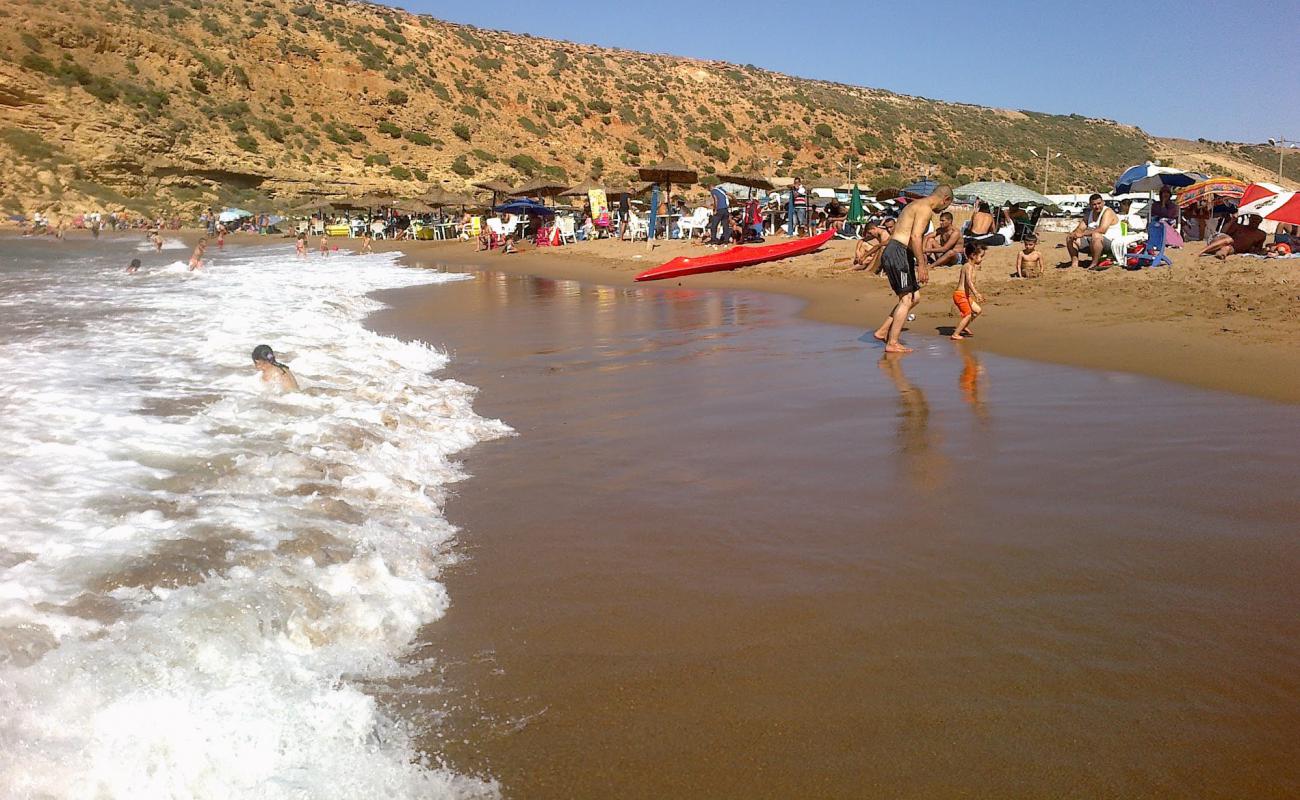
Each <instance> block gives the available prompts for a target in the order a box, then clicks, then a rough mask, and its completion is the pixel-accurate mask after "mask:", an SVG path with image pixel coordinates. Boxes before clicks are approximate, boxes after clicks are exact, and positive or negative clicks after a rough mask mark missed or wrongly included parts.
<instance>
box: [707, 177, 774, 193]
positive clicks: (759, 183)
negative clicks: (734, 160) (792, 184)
mask: <svg viewBox="0 0 1300 800" xmlns="http://www.w3.org/2000/svg"><path fill="white" fill-rule="evenodd" d="M718 180H720V181H722V182H723V183H734V184H736V185H737V186H748V187H749V188H751V189H762V190H764V191H767V192H770V191H773V190H774V189H776V184H775V183H773V182H772V179H771V178H765V177H763V176H762V175H745V174H739V175H724V174H722V173H719V174H718Z"/></svg>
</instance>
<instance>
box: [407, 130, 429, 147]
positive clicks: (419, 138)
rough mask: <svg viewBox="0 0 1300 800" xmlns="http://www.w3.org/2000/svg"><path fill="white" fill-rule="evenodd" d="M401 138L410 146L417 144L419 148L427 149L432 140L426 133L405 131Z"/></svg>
mask: <svg viewBox="0 0 1300 800" xmlns="http://www.w3.org/2000/svg"><path fill="white" fill-rule="evenodd" d="M402 138H403V139H405V140H406V141H408V142H410V143H411V144H418V145H420V146H421V147H428V146H430V145H432V144H433V138H432V137H431V136H429V134H427V133H423V132H421V131H407V132H406V133H403V134H402Z"/></svg>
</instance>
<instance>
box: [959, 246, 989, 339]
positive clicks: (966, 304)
mask: <svg viewBox="0 0 1300 800" xmlns="http://www.w3.org/2000/svg"><path fill="white" fill-rule="evenodd" d="M983 260H984V245H982V244H979V243H977V242H971V243H969V244H967V245H966V263H965V264H962V265H961V272H959V273H958V275H957V288H956V289H955V290H953V293H952V302H953V305H955V306H957V310H958V311H960V312H961V322H958V323H957V327H956V328H955V329H953V332H952V338H953V339H954V340H957V341H960V340H962V339H965V338H966V337H967V336H971V335H973V332H972V331H971V330H970V324H971V323H972V322H974V321H975V318H976V317H978V316H979V315H980V312H981V311H983V309H981V308H980V303H982V302H984V295H982V294H980V292H979V289H977V288H975V273H976V272H978V271H979V268H980V262H981V261H983Z"/></svg>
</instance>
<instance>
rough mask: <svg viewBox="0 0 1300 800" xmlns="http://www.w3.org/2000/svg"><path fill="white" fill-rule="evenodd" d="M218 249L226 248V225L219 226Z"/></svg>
mask: <svg viewBox="0 0 1300 800" xmlns="http://www.w3.org/2000/svg"><path fill="white" fill-rule="evenodd" d="M217 249H218V250H225V249H226V226H225V225H218V226H217Z"/></svg>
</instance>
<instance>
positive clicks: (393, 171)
mask: <svg viewBox="0 0 1300 800" xmlns="http://www.w3.org/2000/svg"><path fill="white" fill-rule="evenodd" d="M388 174H389V175H392V176H393V177H394V178H397V179H398V180H399V181H409V180H410V179H411V171H410V170H409V169H407V168H406V167H400V166H397V167H389V168H388Z"/></svg>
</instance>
